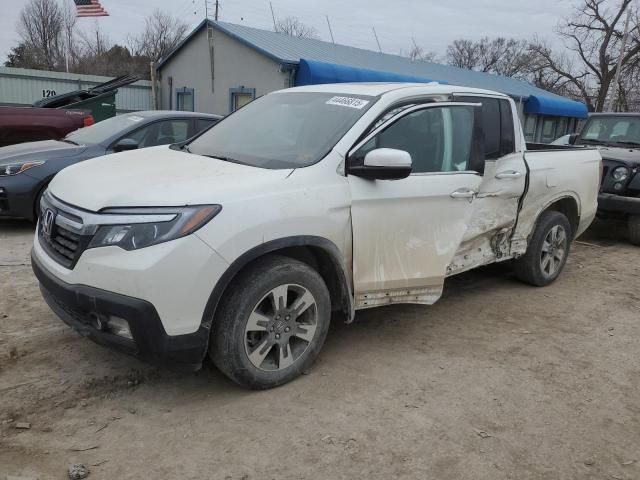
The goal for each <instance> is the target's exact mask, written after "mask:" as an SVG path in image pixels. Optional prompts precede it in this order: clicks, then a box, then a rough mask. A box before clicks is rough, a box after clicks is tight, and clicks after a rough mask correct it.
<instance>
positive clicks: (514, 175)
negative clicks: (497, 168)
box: [496, 170, 522, 180]
mask: <svg viewBox="0 0 640 480" xmlns="http://www.w3.org/2000/svg"><path fill="white" fill-rule="evenodd" d="M521 176H522V173H520V172H516V171H515V170H507V171H506V172H500V173H498V174H497V175H496V178H497V179H498V180H504V179H505V178H520V177H521Z"/></svg>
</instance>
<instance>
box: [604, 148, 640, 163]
mask: <svg viewBox="0 0 640 480" xmlns="http://www.w3.org/2000/svg"><path fill="white" fill-rule="evenodd" d="M599 150H600V155H602V159H603V160H614V161H616V162H621V163H624V164H626V165H627V166H629V167H634V166H636V165H640V150H638V149H635V148H617V147H600V148H599Z"/></svg>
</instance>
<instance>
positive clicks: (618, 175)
mask: <svg viewBox="0 0 640 480" xmlns="http://www.w3.org/2000/svg"><path fill="white" fill-rule="evenodd" d="M611 176H612V177H613V179H614V180H615V181H616V182H623V181H625V180H626V179H627V178H628V177H629V169H628V168H627V167H616V168H614V169H613V172H611Z"/></svg>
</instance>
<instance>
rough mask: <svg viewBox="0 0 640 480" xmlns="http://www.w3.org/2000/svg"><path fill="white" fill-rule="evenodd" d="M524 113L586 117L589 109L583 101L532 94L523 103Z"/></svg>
mask: <svg viewBox="0 0 640 480" xmlns="http://www.w3.org/2000/svg"><path fill="white" fill-rule="evenodd" d="M524 113H535V114H537V115H552V116H556V117H574V118H587V116H588V115H589V111H588V110H587V106H586V105H585V104H584V103H580V102H576V101H574V100H569V99H568V98H562V97H557V96H551V95H550V96H548V97H544V96H541V95H533V96H531V97H529V98H528V99H527V102H526V103H525V104H524Z"/></svg>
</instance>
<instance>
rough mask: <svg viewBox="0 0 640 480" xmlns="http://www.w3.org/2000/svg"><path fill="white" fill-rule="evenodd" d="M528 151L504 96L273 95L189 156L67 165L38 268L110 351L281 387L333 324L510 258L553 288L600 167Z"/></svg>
mask: <svg viewBox="0 0 640 480" xmlns="http://www.w3.org/2000/svg"><path fill="white" fill-rule="evenodd" d="M525 149H526V146H525V143H524V140H523V136H522V131H521V128H520V124H519V121H518V118H517V112H516V107H515V104H514V103H513V101H512V100H511V99H509V98H508V97H506V96H504V95H501V94H497V93H494V92H488V91H481V90H474V89H468V88H463V87H453V86H441V85H407V84H359V85H357V84H351V85H349V84H341V85H324V86H316V87H303V88H296V89H290V90H284V91H281V92H275V93H272V94H269V95H266V96H264V97H262V98H260V99H258V100H256V101H254V102H252V103H251V104H249V105H247V106H246V107H244V108H242V109H240V110H239V111H237V112H235V113H234V114H233V115H230V116H229V117H227V118H225V119H224V120H222V121H221V122H220V123H218V124H217V125H216V126H214V127H213V128H212V129H210V130H209V131H207V132H206V133H204V134H203V135H201V136H200V137H198V138H196V139H195V140H192V141H190V142H188V143H184V144H179V145H173V146H171V147H158V148H150V149H145V150H142V151H134V152H127V153H120V154H114V155H109V156H107V157H102V158H99V159H96V160H90V161H87V162H82V163H81V164H78V165H74V166H72V167H69V168H67V169H65V170H63V171H62V172H61V173H60V174H58V175H57V176H56V177H55V178H54V180H53V181H52V182H51V184H50V186H49V189H48V191H47V192H46V193H45V195H44V196H43V199H42V205H41V208H42V212H43V214H42V217H41V219H40V222H39V225H38V230H37V235H36V238H35V241H34V248H33V254H32V257H33V262H32V263H33V269H34V271H35V273H36V275H37V277H38V279H39V280H40V283H41V287H42V292H43V295H44V297H45V299H46V300H47V302H48V304H49V305H50V306H51V308H52V309H53V310H54V311H55V312H56V313H57V314H58V315H59V316H60V317H61V318H62V319H63V320H64V321H65V322H67V323H68V324H69V325H71V326H72V327H73V328H75V329H77V330H78V331H80V332H81V333H82V334H83V335H85V336H87V337H89V338H91V339H93V340H94V341H96V342H98V343H100V344H104V345H107V346H110V347H114V348H118V349H120V350H122V351H124V352H127V353H131V354H135V355H138V356H140V357H142V358H143V359H146V360H151V361H158V362H169V363H173V364H178V365H181V366H183V367H188V368H198V367H200V365H201V364H202V362H203V360H204V359H205V357H206V355H207V352H208V353H209V356H210V357H211V359H212V360H213V362H214V363H215V365H217V366H218V368H219V369H220V370H221V371H222V372H224V373H225V374H226V375H228V376H229V377H230V378H232V379H234V380H235V381H237V382H238V383H240V384H242V385H244V386H248V387H251V388H268V387H273V386H276V385H279V384H282V383H285V382H287V381H289V380H291V379H293V378H295V377H296V376H298V375H300V374H301V372H303V371H304V370H305V369H306V368H308V367H309V365H310V364H311V363H312V362H313V361H314V360H315V358H316V357H317V355H318V352H319V351H320V349H321V347H322V344H323V342H324V339H325V337H326V335H327V330H328V328H329V322H330V320H331V318H332V316H333V317H334V318H335V317H336V316H338V315H341V316H342V318H344V319H345V320H347V321H351V320H352V319H353V317H354V312H355V310H357V309H361V308H368V307H372V306H377V305H386V304H390V303H402V302H404V303H421V304H431V303H433V302H435V301H436V300H437V299H438V298H439V297H440V295H441V293H442V286H443V281H444V279H445V277H446V276H449V275H454V274H456V273H459V272H462V271H465V270H468V269H470V268H474V267H477V266H480V265H485V264H488V263H491V262H496V261H504V260H508V259H512V258H517V259H518V260H517V261H516V271H517V273H518V275H519V276H520V278H522V279H524V280H526V281H528V282H529V283H532V284H534V285H546V284H549V283H551V282H552V281H553V280H555V278H556V277H557V276H558V274H559V273H560V271H561V269H562V267H563V266H564V263H565V261H566V258H567V255H568V252H569V246H570V242H571V240H572V239H573V238H574V237H575V236H576V235H578V234H580V233H581V232H582V231H583V230H584V229H585V228H586V227H587V226H588V225H589V223H590V222H591V220H592V219H593V217H594V215H595V210H596V196H597V186H598V167H599V163H600V155H599V153H598V152H597V151H596V150H588V149H579V150H578V149H562V148H558V147H557V148H556V149H554V150H550V151H545V150H542V151H528V152H525ZM525 155H526V159H525ZM558 157H563V158H559V159H558Z"/></svg>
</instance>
